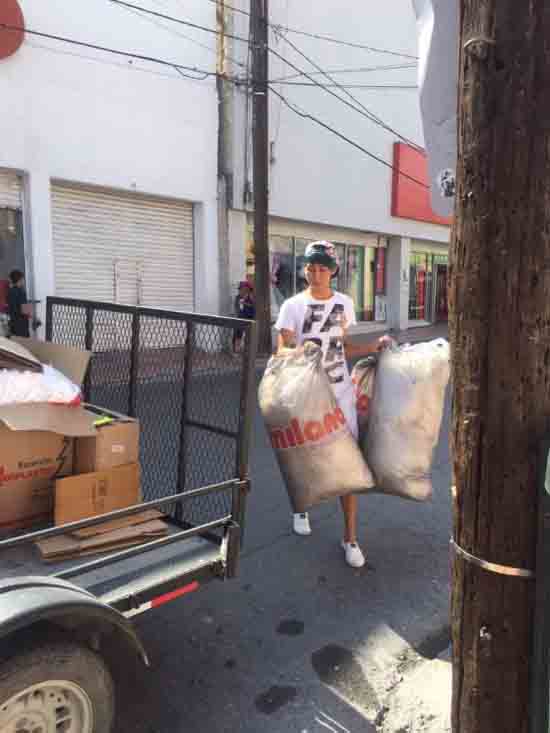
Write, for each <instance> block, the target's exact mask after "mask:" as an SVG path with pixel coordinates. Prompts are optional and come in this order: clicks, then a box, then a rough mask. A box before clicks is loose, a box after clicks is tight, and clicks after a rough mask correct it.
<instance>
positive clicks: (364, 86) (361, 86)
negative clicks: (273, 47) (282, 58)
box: [269, 79, 418, 104]
mask: <svg viewBox="0 0 550 733" xmlns="http://www.w3.org/2000/svg"><path fill="white" fill-rule="evenodd" d="M269 83H270V84H279V85H280V86H285V87H318V86H319V85H318V84H314V83H313V82H309V81H280V80H278V79H270V80H269ZM323 86H324V87H329V88H331V87H335V88H338V89H418V84H338V83H337V82H333V83H330V84H323ZM356 101H357V103H358V104H361V103H360V102H359V100H358V99H356Z"/></svg>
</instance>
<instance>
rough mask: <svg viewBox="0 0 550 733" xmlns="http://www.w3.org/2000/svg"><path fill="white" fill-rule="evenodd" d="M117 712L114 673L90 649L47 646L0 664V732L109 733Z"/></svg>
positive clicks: (65, 644) (62, 644) (70, 644)
mask: <svg viewBox="0 0 550 733" xmlns="http://www.w3.org/2000/svg"><path fill="white" fill-rule="evenodd" d="M114 713H115V695H114V685H113V680H112V677H111V674H110V672H109V670H108V668H107V666H106V664H105V662H104V661H103V660H102V659H101V657H100V656H99V655H97V654H96V653H95V652H93V651H92V650H91V649H89V648H88V647H86V646H83V645H81V644H76V643H73V642H72V641H56V642H45V643H41V644H38V645H35V646H33V647H31V648H29V649H26V650H23V651H21V652H20V653H16V654H15V655H13V656H11V657H10V658H8V659H6V660H2V661H0V733H4V731H12V730H17V731H21V733H27V731H28V732H29V733H46V731H50V730H62V731H69V732H70V733H110V731H111V729H112V726H113V721H114ZM64 721H65V722H64Z"/></svg>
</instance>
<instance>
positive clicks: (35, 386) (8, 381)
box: [0, 365, 81, 406]
mask: <svg viewBox="0 0 550 733" xmlns="http://www.w3.org/2000/svg"><path fill="white" fill-rule="evenodd" d="M35 402H47V403H50V404H56V405H79V404H80V403H81V394H80V389H79V388H78V387H77V386H76V385H75V384H73V383H72V382H71V381H70V380H69V379H67V377H66V376H65V375H64V374H62V373H61V372H59V371H58V370H57V369H54V368H53V367H51V366H47V365H44V367H43V371H42V372H29V371H27V372H19V371H15V370H13V369H0V406H3V405H14V404H24V403H26V404H28V403H35Z"/></svg>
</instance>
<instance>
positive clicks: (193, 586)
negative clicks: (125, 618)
mask: <svg viewBox="0 0 550 733" xmlns="http://www.w3.org/2000/svg"><path fill="white" fill-rule="evenodd" d="M198 587H199V584H198V583H197V581H196V580H194V581H193V582H192V583H189V585H184V586H183V588H178V589H177V590H173V591H171V592H170V593H165V594H164V595H162V596H158V598H153V600H152V601H151V608H158V606H162V604H163V603H168V602H169V601H173V600H174V599H175V598H179V597H180V596H184V595H186V594H187V593H192V592H193V591H194V590H197V589H198Z"/></svg>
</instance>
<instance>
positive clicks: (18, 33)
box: [0, 0, 25, 60]
mask: <svg viewBox="0 0 550 733" xmlns="http://www.w3.org/2000/svg"><path fill="white" fill-rule="evenodd" d="M6 26H7V27H6ZM24 27H25V20H24V18H23V11H22V10H21V7H20V6H19V3H18V2H17V0H0V60H2V59H7V58H8V57H9V56H12V55H13V54H14V53H15V52H16V51H17V49H18V48H19V46H20V45H21V44H22V43H23V38H24V37H25V31H24V30H23V28H24ZM14 29H19V30H14Z"/></svg>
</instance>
